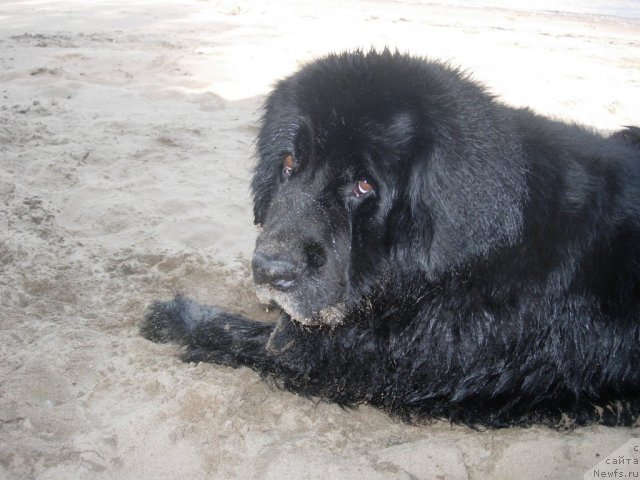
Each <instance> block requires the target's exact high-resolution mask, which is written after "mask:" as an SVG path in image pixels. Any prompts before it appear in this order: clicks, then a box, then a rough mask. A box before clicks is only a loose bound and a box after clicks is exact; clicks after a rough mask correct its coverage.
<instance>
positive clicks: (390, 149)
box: [252, 51, 524, 324]
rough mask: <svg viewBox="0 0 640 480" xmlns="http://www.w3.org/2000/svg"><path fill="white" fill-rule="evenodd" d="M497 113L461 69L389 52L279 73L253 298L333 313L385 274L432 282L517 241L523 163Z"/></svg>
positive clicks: (261, 179)
mask: <svg viewBox="0 0 640 480" xmlns="http://www.w3.org/2000/svg"><path fill="white" fill-rule="evenodd" d="M499 115H500V110H496V109H495V108H494V107H493V104H492V101H491V99H490V97H488V96H487V95H486V94H484V93H483V92H482V90H481V88H479V87H478V86H476V85H475V84H474V83H472V82H470V81H468V80H466V79H465V78H463V77H462V76H461V75H460V74H459V72H457V71H455V70H452V69H449V68H447V67H446V66H443V65H441V64H438V63H430V62H426V61H424V60H419V59H414V58H411V57H408V56H403V55H399V54H397V53H396V54H393V53H390V52H388V51H384V52H382V53H380V54H378V53H375V52H371V53H368V54H364V53H361V52H355V53H349V54H343V55H334V56H329V57H326V58H324V59H322V60H319V61H317V62H315V63H312V64H310V65H308V66H306V67H304V68H303V69H302V70H301V71H299V72H298V73H296V74H294V75H293V76H291V77H289V78H287V79H285V80H283V81H281V82H280V83H279V84H278V85H277V86H276V88H275V90H274V92H273V93H272V94H271V95H270V96H269V98H268V99H267V101H266V104H265V110H264V116H263V119H262V128H261V131H260V135H259V138H258V146H257V151H258V164H257V166H256V169H255V174H254V177H253V182H252V189H253V199H254V214H255V222H256V223H257V224H260V225H262V232H261V233H260V236H259V237H258V240H257V243H256V249H255V253H254V258H253V265H252V266H253V271H254V280H255V282H256V284H257V286H258V293H259V296H260V297H261V298H263V299H264V300H274V301H275V302H276V303H278V304H279V305H280V306H281V307H282V308H283V310H284V311H285V312H286V313H288V314H289V315H290V316H291V317H292V318H294V319H295V320H297V321H299V322H301V323H305V324H337V323H340V322H342V321H343V320H344V318H345V315H347V314H348V312H349V311H350V309H352V308H353V307H354V306H355V305H357V304H358V302H360V301H361V300H362V299H363V297H365V296H366V295H367V293H368V292H370V291H371V289H373V288H374V287H375V286H376V285H378V284H379V283H380V282H382V281H384V279H385V278H386V279H388V278H392V277H393V278H398V272H404V271H406V272H409V271H411V272H416V271H418V272H420V273H421V275H422V278H427V279H430V281H436V280H437V279H438V278H439V276H441V275H442V274H443V273H446V272H450V271H452V270H455V269H456V268H459V267H460V266H461V265H463V264H464V263H465V262H468V261H470V259H472V258H477V257H478V256H483V255H486V254H487V252H489V251H490V250H491V249H492V248H495V247H497V246H500V245H503V244H505V243H509V242H512V241H513V240H514V239H515V238H516V236H517V235H518V233H519V231H520V227H521V223H522V218H521V210H522V209H521V201H522V197H523V191H524V185H523V184H524V167H523V166H522V165H521V164H520V163H519V160H518V159H519V158H520V155H519V152H518V151H517V148H516V147H515V146H514V144H515V142H511V141H510V140H509V138H510V135H512V134H511V132H510V131H508V129H506V130H505V128H506V127H503V123H504V124H508V122H503V121H502V119H501V118H499Z"/></svg>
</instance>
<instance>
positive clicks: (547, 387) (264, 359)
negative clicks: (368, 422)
mask: <svg viewBox="0 0 640 480" xmlns="http://www.w3.org/2000/svg"><path fill="white" fill-rule="evenodd" d="M257 152H258V164H257V166H256V169H255V174H254V177H253V182H252V188H253V201H254V213H255V222H256V223H257V224H261V225H262V232H261V233H260V236H259V237H258V240H257V244H256V248H255V253H254V257H253V263H252V267H253V274H254V280H255V283H256V285H257V288H258V293H259V296H260V297H261V298H262V299H263V300H264V301H271V302H274V303H276V304H277V305H279V307H280V308H281V309H282V315H281V316H280V320H279V321H278V322H277V323H276V324H270V323H264V322H259V321H253V320H248V319H246V318H242V317H240V316H238V315H234V314H231V313H226V312H224V311H222V310H220V309H218V308H215V307H210V306H202V305H198V304H196V303H195V302H193V301H191V300H188V299H187V298H185V297H182V296H178V297H176V298H175V299H174V300H172V301H169V302H155V303H154V304H153V305H151V307H150V308H149V310H148V311H147V313H146V315H145V319H144V321H143V323H142V325H141V333H142V335H144V336H145V337H146V338H148V339H150V340H153V341H155V342H166V341H174V342H177V343H182V344H184V345H186V351H185V352H184V354H183V358H184V359H185V360H186V361H196V362H200V361H204V362H214V363H219V364H223V365H231V366H248V367H251V368H253V369H255V370H257V371H259V372H261V373H262V374H264V375H265V376H267V377H270V378H274V379H276V381H277V383H278V384H279V385H281V386H283V387H284V388H286V389H289V390H292V391H295V392H298V393H300V394H303V395H308V396H318V397H321V398H323V399H326V400H329V401H333V402H338V403H340V404H342V405H355V404H360V403H370V404H372V405H376V406H378V407H380V408H382V409H384V410H387V411H389V412H392V413H394V414H397V415H399V416H401V417H402V418H403V419H407V420H419V419H425V418H436V417H438V418H446V419H449V420H451V421H455V422H462V423H467V424H474V425H489V426H494V427H501V426H508V425H527V424H531V423H545V424H551V425H558V424H561V425H566V424H567V423H569V424H571V425H580V424H585V423H589V422H593V421H600V422H604V423H607V424H627V425H629V424H633V423H634V422H635V421H636V419H637V417H638V413H639V412H640V129H638V128H635V127H629V128H627V129H626V130H624V131H622V132H620V133H617V134H614V135H613V136H610V137H608V138H604V137H602V136H600V135H598V134H596V133H594V132H593V131H591V130H589V129H586V128H583V127H580V126H578V125H573V124H566V123H562V122H559V121H554V120H550V119H548V118H544V117H541V116H538V115H536V114H534V113H533V112H532V111H530V110H528V109H515V108H510V107H507V106H505V105H503V104H501V103H499V102H497V101H496V100H495V99H494V98H492V97H491V95H488V94H487V93H486V92H485V91H484V89H483V88H482V87H481V86H479V85H478V84H477V83H475V82H473V81H471V80H470V79H469V78H468V76H467V75H466V74H465V73H462V72H460V71H459V70H456V69H453V68H451V67H449V66H447V65H443V64H441V63H437V62H432V61H425V60H424V59H419V58H414V57H410V56H407V55H402V54H399V53H392V52H389V51H384V52H382V53H376V52H370V53H362V52H354V53H345V54H340V55H330V56H328V57H326V58H323V59H321V60H318V61H316V62H314V63H311V64H309V65H307V66H306V67H304V68H303V69H301V70H300V71H299V72H297V73H295V74H294V75H292V76H290V77H289V78H286V79H285V80H283V81H281V82H279V83H278V84H277V86H276V88H275V90H274V91H273V93H271V95H270V96H269V97H268V99H267V101H266V104H265V108H264V116H263V118H262V127H261V131H260V135H259V139H258V145H257Z"/></svg>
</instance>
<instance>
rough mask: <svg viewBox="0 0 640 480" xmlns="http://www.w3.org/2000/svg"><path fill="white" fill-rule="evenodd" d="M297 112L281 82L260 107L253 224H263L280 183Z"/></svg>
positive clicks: (254, 172)
mask: <svg viewBox="0 0 640 480" xmlns="http://www.w3.org/2000/svg"><path fill="white" fill-rule="evenodd" d="M295 116H296V112H295V111H294V109H293V108H292V107H291V100H290V98H289V95H288V90H287V87H286V84H285V83H284V82H279V83H278V84H277V85H276V88H275V89H274V91H273V92H272V93H271V94H270V95H269V96H268V97H267V100H266V101H265V103H264V105H263V114H262V118H261V119H260V133H259V134H258V140H257V144H256V156H257V163H256V166H255V167H254V170H253V178H252V180H251V192H252V196H253V221H254V223H255V224H262V223H264V220H265V217H266V215H267V210H268V209H269V205H270V204H271V200H272V198H273V196H274V195H275V192H276V191H277V189H278V185H279V183H280V176H281V174H282V158H283V156H282V155H283V153H284V152H285V151H286V150H290V148H291V147H290V145H292V139H293V136H294V135H295V129H294V128H293V126H294V122H293V121H291V120H290V119H291V118H295Z"/></svg>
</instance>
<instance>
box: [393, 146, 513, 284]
mask: <svg viewBox="0 0 640 480" xmlns="http://www.w3.org/2000/svg"><path fill="white" fill-rule="evenodd" d="M507 138H508V137H507ZM449 140H450V142H437V141H436V142H434V143H433V144H432V145H430V146H429V147H428V148H425V150H423V151H422V152H420V153H418V154H417V155H416V156H415V157H414V158H413V159H412V160H413V162H412V165H411V166H410V170H409V172H408V180H407V184H406V186H405V190H404V194H403V197H404V198H401V199H399V201H398V204H397V206H396V207H394V209H393V210H392V212H391V215H390V217H389V220H390V222H391V223H390V225H389V228H390V230H389V231H390V232H395V233H392V235H394V238H393V240H392V241H391V245H392V255H394V256H395V258H396V259H397V260H399V261H401V262H403V263H404V264H405V265H413V266H416V265H417V266H419V267H420V269H421V270H423V271H425V272H426V273H427V275H428V277H429V278H431V279H436V278H438V277H440V276H441V275H442V274H444V273H447V272H451V271H455V270H456V269H458V268H461V267H463V266H464V265H465V264H467V263H469V262H471V261H473V260H474V259H478V258H481V257H485V256H487V255H488V254H489V253H490V252H491V251H492V250H493V249H496V248H500V247H503V246H506V245H510V244H513V243H514V242H515V241H516V239H517V238H518V237H519V235H520V232H521V230H522V223H523V202H524V198H525V195H526V186H525V180H526V178H525V168H524V167H523V160H522V153H521V152H520V151H519V148H518V147H517V143H516V142H513V144H510V143H509V141H508V139H507V140H504V139H498V142H497V143H495V144H492V142H491V139H489V141H488V142H486V143H485V144H465V143H464V142H463V143H460V142H459V141H456V140H452V139H449ZM500 140H502V141H500Z"/></svg>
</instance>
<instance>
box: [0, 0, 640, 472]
mask: <svg viewBox="0 0 640 480" xmlns="http://www.w3.org/2000/svg"><path fill="white" fill-rule="evenodd" d="M503 3H504V4H507V3H508V2H503ZM529 3H534V2H529ZM618 3H629V2H618ZM519 4H521V7H522V8H520V7H518V6H511V7H510V8H511V9H505V8H499V3H498V2H493V4H492V5H494V6H487V5H485V6H484V7H483V8H477V7H474V6H472V5H473V4H472V2H466V3H465V2H459V3H458V5H457V6H451V5H449V6H446V5H443V4H441V3H432V4H427V3H420V2H393V3H391V2H385V3H383V2H375V1H370V2H361V3H351V2H334V1H333V0H326V1H323V2H311V1H309V2H296V4H289V5H288V4H285V3H284V2H275V1H273V2H265V1H262V2H248V1H242V0H237V1H217V2H216V1H209V2H207V1H194V0H183V1H175V2H159V1H147V2H144V1H139V0H135V1H116V0H111V1H106V0H105V1H92V2H90V1H86V2H84V1H83V2H81V1H78V2H72V1H59V2H55V1H23V2H10V1H9V2H8V1H4V2H2V3H0V162H1V169H0V312H1V315H0V478H2V479H22V478H37V479H107V478H109V479H142V480H145V479H181V478H188V479H194V480H195V479H204V478H273V479H275V478H277V479H287V478H291V479H298V478H303V479H304V478H310V479H312V478H322V479H325V478H354V479H355V478H358V479H360V478H367V479H378V478H380V479H382V478H391V479H413V478H420V479H428V478H447V479H478V478H492V479H512V478H550V479H551V478H553V479H564V478H582V475H583V474H584V472H585V471H586V470H587V469H589V468H590V467H592V466H593V465H595V464H596V463H597V462H598V461H600V460H601V459H602V458H604V456H605V455H607V454H608V453H609V452H611V451H613V450H615V449H616V448H618V447H619V446H620V445H622V444H623V443H624V442H625V441H627V440H628V439H630V438H632V437H637V436H639V434H640V431H639V430H638V429H624V428H619V429H610V428H605V427H601V426H593V427H589V428H579V429H575V430H572V431H567V432H564V431H554V430H549V429H546V428H539V427H535V428H530V429H505V430H499V431H491V430H488V431H474V430H471V429H469V428H466V427H460V426H451V425H449V424H448V423H446V422H434V423H433V424H430V425H424V426H410V425H405V424H402V423H400V422H398V421H396V420H394V419H391V418H389V417H388V416H387V415H385V414H384V413H382V412H380V411H378V410H375V409H373V408H368V407H361V408H358V409H356V410H341V409H340V408H339V407H337V406H335V405H331V404H325V403H319V402H316V401H312V400H306V399H303V398H300V397H298V396H295V395H292V394H289V393H286V392H282V391H279V390H277V389H275V388H274V387H272V386H270V385H269V384H267V383H265V382H263V381H261V380H260V379H259V377H258V375H257V374H255V373H254V372H252V371H250V370H248V369H239V370H233V369H230V368H224V367H219V366H214V365H188V364H183V363H181V362H180V361H179V360H178V359H177V358H176V349H175V348H174V347H173V346H159V345H155V344H152V343H150V342H147V341H145V340H143V339H142V338H140V337H139V336H138V334H137V328H136V324H137V322H138V321H139V320H140V318H141V316H142V313H143V311H144V308H145V306H146V305H147V304H148V303H149V302H150V301H151V300H152V299H154V298H159V297H160V298H168V297H169V296H171V294H172V291H174V290H181V291H183V292H186V293H187V294H189V295H190V296H192V297H194V298H196V299H197V300H199V301H202V302H208V303H215V304H219V305H222V306H224V307H226V308H227V309H229V310H233V311H238V312H241V313H244V314H247V315H250V316H253V317H256V318H260V317H263V318H266V316H265V314H264V312H263V311H262V307H261V306H260V305H258V303H257V301H256V300H255V297H254V294H253V292H252V288H251V276H250V270H249V259H250V256H251V251H252V248H253V242H254V239H255V235H256V231H255V229H254V227H253V225H252V216H251V208H250V198H249V191H248V179H249V174H250V168H251V166H252V162H253V157H252V155H253V138H254V136H255V133H256V122H257V118H258V109H259V106H260V104H261V102H262V100H263V99H264V95H265V94H266V92H267V91H268V89H269V85H270V84H272V83H273V82H274V81H275V80H276V79H278V78H280V77H282V76H285V75H287V74H288V73H290V72H291V71H292V70H294V69H295V68H296V67H297V66H298V65H299V64H300V62H304V61H308V60H310V59H312V58H314V57H315V56H317V55H320V54H323V53H326V52H329V51H334V50H341V49H345V48H354V47H358V46H361V47H365V48H368V47H369V46H371V45H374V46H377V47H383V46H385V45H389V46H391V47H398V48H399V49H400V50H404V51H410V52H412V53H415V54H422V55H428V56H431V57H437V58H444V59H451V60H452V61H453V62H454V63H455V64H458V65H463V66H465V67H468V68H469V69H470V70H472V71H474V72H475V77H476V78H478V79H480V80H482V81H484V82H485V83H487V84H488V85H490V86H491V88H492V91H493V92H495V93H496V94H499V95H500V96H501V97H502V98H503V99H504V100H505V101H507V102H509V103H512V104H516V105H531V106H533V107H535V108H536V109H537V110H538V111H540V112H543V113H547V114H552V115H556V116H560V117H562V118H565V119H572V120H578V121H583V122H586V123H589V124H591V125H593V126H595V127H598V128H600V129H602V130H610V129H616V128H618V127H619V126H620V125H625V124H639V123H640V73H639V72H640V70H639V67H640V60H639V59H640V20H638V19H633V18H630V16H627V18H614V17H607V16H601V15H596V14H590V15H577V14H566V13H565V14H563V13H558V12H556V13H549V12H532V11H526V10H525V8H526V7H527V5H528V3H526V2H519ZM465 5H466V6H465ZM495 5H498V6H495ZM558 8H561V7H558ZM632 16H633V15H632Z"/></svg>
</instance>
